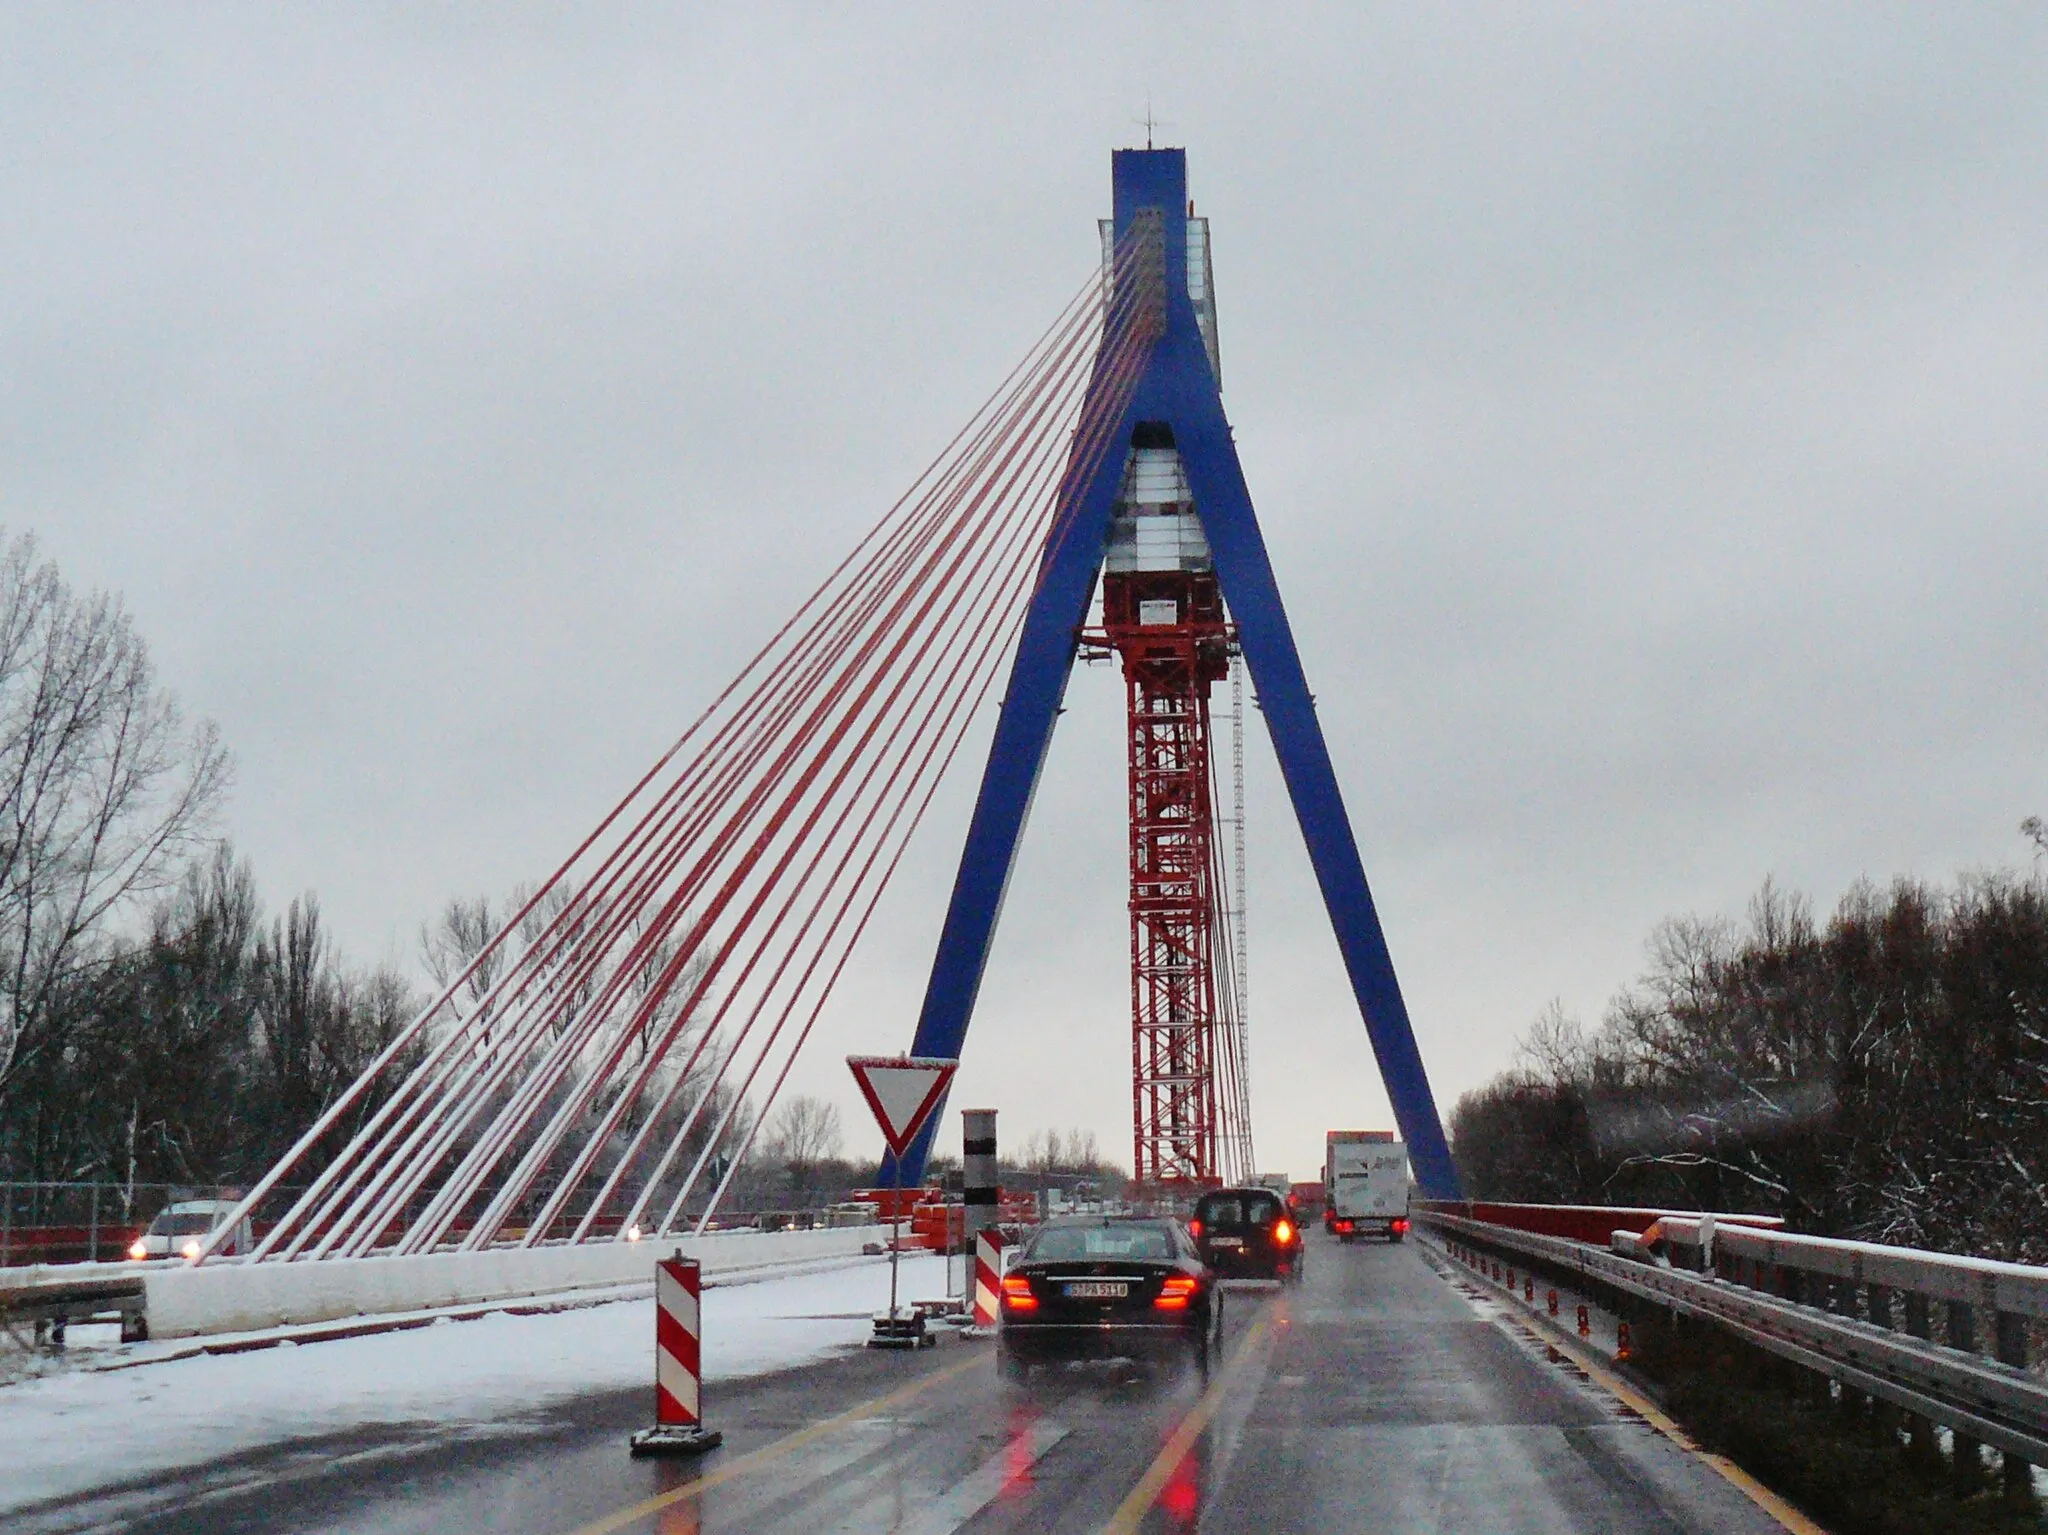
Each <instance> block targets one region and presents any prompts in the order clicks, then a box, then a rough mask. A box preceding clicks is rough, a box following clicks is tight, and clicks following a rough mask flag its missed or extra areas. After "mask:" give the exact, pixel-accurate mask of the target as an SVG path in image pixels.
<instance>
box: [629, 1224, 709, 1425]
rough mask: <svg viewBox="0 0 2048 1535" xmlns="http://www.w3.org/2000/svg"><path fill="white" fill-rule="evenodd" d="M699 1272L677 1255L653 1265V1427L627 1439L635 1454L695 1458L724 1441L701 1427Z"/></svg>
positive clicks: (689, 1261) (702, 1405) (701, 1312)
mask: <svg viewBox="0 0 2048 1535" xmlns="http://www.w3.org/2000/svg"><path fill="white" fill-rule="evenodd" d="M699 1273H700V1271H699V1268H698V1265H697V1260H696V1259H695V1258H685V1257H684V1256H683V1255H682V1254H681V1253H680V1252H678V1253H677V1254H676V1255H675V1256H674V1257H673V1258H664V1259H662V1260H661V1261H659V1262H657V1263H656V1264H655V1265H654V1427H652V1428H643V1429H642V1430H640V1432H639V1433H637V1434H635V1435H634V1436H633V1441H632V1444H633V1453H634V1454H635V1455H701V1454H702V1453H703V1452H704V1451H706V1450H711V1449H716V1448H717V1447H718V1446H719V1445H720V1444H721V1443H722V1442H724V1439H725V1435H724V1434H722V1433H719V1432H718V1431H717V1430H715V1429H711V1430H707V1429H706V1428H705V1427H704V1389H703V1378H704V1372H703V1356H702V1351H701V1349H700V1347H699V1344H700V1340H701V1339H702V1337H703V1328H702V1317H703V1311H702V1308H701V1306H700V1305H699V1303H698V1296H699V1293H700V1285H699Z"/></svg>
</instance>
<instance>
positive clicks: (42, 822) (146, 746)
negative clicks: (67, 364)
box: [0, 534, 228, 1093]
mask: <svg viewBox="0 0 2048 1535" xmlns="http://www.w3.org/2000/svg"><path fill="white" fill-rule="evenodd" d="M227 779H228V758H227V753H226V751H225V750H224V749H223V748H222V746H221V744H220V739H219V733H218V731H217V730H216V729H215V727H214V725H213V724H212V722H211V721H201V722H200V723H199V724H198V725H197V726H195V727H192V728H190V729H188V728H187V727H186V725H185V722H184V719H183V717H182V715H181V714H180V711H179V708H178V704H177V700H176V699H175V698H174V697H173V696H172V695H171V694H170V693H169V692H167V691H166V690H164V689H162V688H160V687H158V686H157V682H156V675H155V670H154V668H153V667H152V666H151V664H150V659H149V650H148V647H147V646H146V645H145V644H144V643H143V640H142V637H141V636H140V635H139V634H137V633H136V632H135V628H134V626H133V625H132V624H131V623H130V622H129V619H128V615H127V613H126V611H125V610H124V609H123V608H122V606H121V604H120V602H119V601H118V600H117V599H115V598H113V597H110V596H108V595H106V594H105V593H98V592H95V593H90V594H85V595H80V594H78V593H75V592H73V591H72V590H71V588H70V587H69V586H67V585H66V584H65V582H64V579H63V576H62V575H61V574H60V573H59V572H58V570H57V567H56V565H55V564H54V563H52V562H50V561H47V560H39V559H38V556H37V548H36V543H35V539H34V538H33V537H32V536H29V535H26V534H24V535H20V536H17V537H15V538H13V539H11V540H9V541H8V542H7V543H6V545H5V548H4V550H0V1093H4V1092H5V1091H6V1089H7V1087H8V1084H9V1083H10V1081H11V1080H12V1079H13V1078H14V1077H15V1075H16V1074H17V1073H19V1072H20V1071H21V1069H22V1068H23V1066H24V1065H26V1064H27V1063H28V1062H29V1061H31V1060H33V1059H34V1058H35V1057H36V1056H37V1055H38V1054H40V1053H41V1052H43V1051H44V1050H45V1049H47V1048H49V1047H50V1045H51V1044H52V1042H53V1035H54V1033H55V1030H53V1028H52V1027H51V1023H52V1014H53V1009H54V1004H55V1002H56V1000H57V998H58V996H59V995H60V993H61V992H62V991H63V990H64V988H66V987H67V986H71V985H74V984H75V983H76V982H77V981H78V979H79V978H80V976H81V975H82V974H84V973H85V972H87V971H89V970H90V969H91V968H92V967H93V965H94V964H95V963H96V962H97V961H98V960H99V959H100V958H101V957H102V955H101V949H102V947H103V944H102V939H103V936H104V930H105V927H106V925H107V924H108V923H109V921H110V920H112V919H113V918H115V917H116V916H117V915H118V914H120V913H122V912H123V911H125V910H127V909H128V908H129V907H130V906H131V905H132V903H134V902H135V901H136V900H137V898H139V897H141V896H144V895H146V894H149V893H151V892H154V891H156V890H158V889H161V888H163V887H164V886H166V885H168V884H170V883H171V882H173V881H174V880H175V879H176V878H177V875H178V871H179V867H180V865H181V863H182V861H183V860H184V858H185V856H186V855H187V854H188V853H190V852H191V851H193V850H194V848H195V847H196V846H197V845H198V844H199V843H200V842H201V841H202V840H203V839H204V837H205V835H206V833H207V831H208V830H209V827H210V823H211V817H212V814H213V812H214V810H215V809H216V808H217V806H218V804H219V801H220V797H221V795H222V793H223V791H224V790H225V788H226V784H227Z"/></svg>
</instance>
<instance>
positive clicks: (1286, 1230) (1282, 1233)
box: [1273, 1221, 1294, 1247]
mask: <svg viewBox="0 0 2048 1535" xmlns="http://www.w3.org/2000/svg"><path fill="white" fill-rule="evenodd" d="M1273 1240H1274V1241H1276V1242H1278V1243H1279V1244H1280V1245H1281V1246H1282V1247H1285V1246H1286V1245H1287V1244H1288V1243H1289V1242H1292V1241H1293V1240H1294V1223H1293V1222H1292V1221H1275V1222H1274V1223H1273Z"/></svg>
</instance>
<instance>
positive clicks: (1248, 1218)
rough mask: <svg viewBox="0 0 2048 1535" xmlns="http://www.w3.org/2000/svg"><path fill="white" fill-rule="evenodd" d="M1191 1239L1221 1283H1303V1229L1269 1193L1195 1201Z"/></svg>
mask: <svg viewBox="0 0 2048 1535" xmlns="http://www.w3.org/2000/svg"><path fill="white" fill-rule="evenodd" d="M1188 1234H1189V1235H1190V1236H1192V1237H1193V1238H1194V1239H1195V1250H1196V1251H1197V1252H1198V1253H1200V1254H1201V1256H1202V1262H1203V1263H1204V1264H1206V1265H1207V1266H1208V1267H1209V1268H1211V1269H1213V1270H1214V1271H1215V1272H1216V1273H1217V1275H1218V1276H1220V1277H1222V1278H1227V1279H1279V1280H1285V1281H1290V1282H1291V1281H1293V1280H1297V1279H1299V1278H1301V1272H1302V1259H1303V1252H1302V1245H1301V1228H1300V1226H1298V1225H1296V1224H1295V1220H1294V1217H1293V1215H1291V1214H1290V1213H1289V1212H1288V1209H1287V1206H1286V1204H1285V1203H1283V1202H1282V1200H1281V1198H1280V1196H1279V1195H1278V1194H1276V1193H1274V1192H1273V1191H1272V1190H1271V1189H1213V1190H1211V1191H1210V1192H1209V1193H1207V1194H1204V1195H1203V1196H1202V1197H1201V1198H1200V1199H1198V1200H1196V1201H1195V1213H1194V1215H1193V1216H1192V1217H1190V1218H1189V1220H1188Z"/></svg>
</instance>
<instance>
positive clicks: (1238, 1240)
mask: <svg viewBox="0 0 2048 1535" xmlns="http://www.w3.org/2000/svg"><path fill="white" fill-rule="evenodd" d="M1209 1245H1210V1246H1211V1247H1242V1246H1244V1238H1243V1237H1211V1238H1210V1239H1209Z"/></svg>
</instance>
